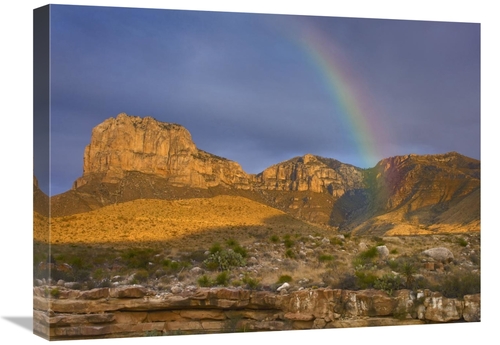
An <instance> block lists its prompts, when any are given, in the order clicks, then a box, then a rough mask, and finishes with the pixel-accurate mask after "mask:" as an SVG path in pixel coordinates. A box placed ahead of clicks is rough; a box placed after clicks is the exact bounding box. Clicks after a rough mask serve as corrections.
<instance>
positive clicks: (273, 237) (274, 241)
mask: <svg viewBox="0 0 500 345" xmlns="http://www.w3.org/2000/svg"><path fill="white" fill-rule="evenodd" d="M269 240H270V241H271V242H273V243H278V242H279V240H280V238H279V237H278V236H277V235H272V236H271V237H270V238H269Z"/></svg>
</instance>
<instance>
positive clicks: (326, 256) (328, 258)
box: [318, 254, 334, 262]
mask: <svg viewBox="0 0 500 345" xmlns="http://www.w3.org/2000/svg"><path fill="white" fill-rule="evenodd" d="M333 259H334V256H333V255H329V254H321V255H320V256H319V257H318V260H319V262H326V261H333Z"/></svg>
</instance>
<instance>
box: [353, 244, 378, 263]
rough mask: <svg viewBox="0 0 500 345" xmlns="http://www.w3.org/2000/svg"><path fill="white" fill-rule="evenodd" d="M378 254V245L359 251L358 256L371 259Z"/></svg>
mask: <svg viewBox="0 0 500 345" xmlns="http://www.w3.org/2000/svg"><path fill="white" fill-rule="evenodd" d="M377 256H378V251H377V247H371V248H368V249H367V250H365V251H362V252H361V253H359V255H358V257H359V258H360V259H362V260H365V261H369V260H373V259H375V258H376V257H377Z"/></svg>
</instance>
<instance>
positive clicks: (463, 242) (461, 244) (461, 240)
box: [457, 237, 469, 247]
mask: <svg viewBox="0 0 500 345" xmlns="http://www.w3.org/2000/svg"><path fill="white" fill-rule="evenodd" d="M457 243H458V244H459V245H460V246H462V247H467V244H469V243H468V242H467V240H466V239H464V238H463V237H459V238H458V240H457Z"/></svg>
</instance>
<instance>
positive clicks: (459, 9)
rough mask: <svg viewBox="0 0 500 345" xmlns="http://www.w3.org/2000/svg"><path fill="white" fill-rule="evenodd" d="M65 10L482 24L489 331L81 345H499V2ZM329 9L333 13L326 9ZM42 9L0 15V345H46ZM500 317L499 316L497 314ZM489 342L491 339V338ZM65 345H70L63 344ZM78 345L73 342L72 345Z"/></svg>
mask: <svg viewBox="0 0 500 345" xmlns="http://www.w3.org/2000/svg"><path fill="white" fill-rule="evenodd" d="M233 2H234V3H232V2H230V1H219V0H211V1H146V0H143V1H121V0H119V1H100V2H99V1H65V2H61V3H60V4H70V5H97V6H99V5H100V6H120V7H150V8H168V9H195V10H211V11H232V12H258V13H279V14H310V15H326V16H343V17H358V18H387V19H389V18H390V19H414V20H436V21H461V22H475V23H481V37H482V38H481V39H482V42H481V57H482V60H481V71H482V74H481V81H482V85H481V98H482V100H481V125H482V126H481V127H482V128H481V144H482V145H481V164H482V190H481V193H482V195H481V196H482V204H481V222H482V296H481V297H482V298H481V300H482V321H481V322H480V323H472V324H464V323H461V324H445V325H424V326H394V327H373V328H360V329H332V330H318V331H290V332H274V333H273V332H262V333H247V334H224V335H208V336H207V335H203V336H176V337H168V338H166V337H158V338H128V339H107V340H91V341H87V340H83V341H78V344H87V343H89V342H91V344H110V345H111V344H118V343H119V344H165V343H167V342H168V343H169V344H195V343H197V344H199V343H200V342H201V343H208V344H212V343H214V342H215V343H219V344H234V343H244V344H247V343H248V344H257V343H259V342H263V343H266V344H267V343H278V342H279V343H280V344H304V343H306V344H307V343H310V342H311V341H314V342H315V343H322V342H327V343H337V342H349V343H350V344H367V345H368V344H369V345H372V344H394V343H398V344H437V343H441V342H445V343H450V344H451V343H453V344H468V343H475V342H477V343H481V344H492V343H495V342H496V341H498V337H497V336H496V335H494V334H493V331H494V330H495V329H494V328H493V327H495V326H496V323H497V322H496V319H497V318H498V317H499V313H500V311H499V310H498V309H497V307H498V306H499V303H498V298H497V297H496V296H495V295H494V292H495V290H493V289H494V288H495V285H494V283H495V282H496V280H497V277H496V276H495V275H496V274H497V272H498V269H497V267H495V266H496V265H495V263H496V262H495V261H497V260H498V259H497V257H496V255H495V254H496V253H495V250H496V244H497V241H496V240H497V239H498V235H497V233H498V231H499V230H498V229H497V226H496V223H494V221H493V217H494V216H495V214H496V213H498V212H496V209H497V205H498V202H497V200H496V199H497V198H496V196H498V195H499V194H498V193H497V192H498V190H497V189H498V188H497V187H496V186H495V183H494V182H495V181H494V180H493V179H495V177H496V176H495V170H496V169H495V168H496V162H495V161H496V160H497V159H498V155H497V154H496V152H497V149H496V148H495V146H498V143H497V141H498V140H497V137H498V133H496V132H497V131H496V128H497V127H496V118H497V117H498V115H499V111H498V106H497V102H496V101H497V99H498V94H499V93H500V92H499V91H500V87H498V78H499V77H500V75H499V72H498V63H499V62H500V56H499V49H498V45H499V44H498V42H500V25H499V18H498V15H499V12H498V11H497V10H496V6H494V5H496V2H495V1H491V0H474V1H472V0H469V1H457V0H455V1H448V0H432V1H429V0H420V1H401V0H399V1H397V0H394V1H388V0H363V1H361V0H351V1H345V0H344V1H325V0H320V1H316V0H308V1H297V2H294V1H272V0H267V1H233ZM326 3H331V4H330V5H326ZM46 4H47V3H46V2H41V1H10V2H7V3H4V4H3V6H2V10H1V11H0V16H1V20H0V25H1V30H0V34H1V35H2V39H1V41H0V42H1V44H2V46H1V54H0V56H1V57H0V59H1V64H0V68H1V74H0V76H1V84H0V86H1V87H2V91H1V92H0V100H1V102H0V114H1V118H0V140H1V142H0V148H1V152H0V162H1V165H0V195H1V198H0V231H1V234H2V238H1V240H0V246H1V249H0V255H1V263H0V265H1V266H0V267H1V271H0V289H1V290H0V298H1V300H0V343H1V344H16V343H17V344H26V343H27V344H40V343H42V342H46V340H43V339H42V338H39V337H37V336H35V335H33V334H32V330H31V327H30V322H31V321H30V319H29V318H30V317H31V315H32V280H31V277H32V181H33V175H32V131H33V125H32V114H33V111H32V72H33V69H32V65H33V59H32V56H33V55H32V54H33V53H32V29H33V27H32V18H33V12H32V11H33V9H35V8H37V7H40V6H44V5H46ZM495 310H496V312H497V314H496V315H495V314H494V311H495ZM490 337H491V338H490ZM60 343H61V344H62V343H69V342H68V341H62V342H60ZM71 343H72V344H76V343H75V342H73V341H72V342H71Z"/></svg>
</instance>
